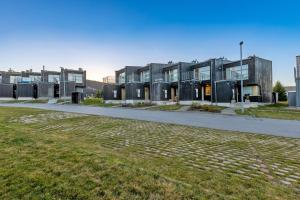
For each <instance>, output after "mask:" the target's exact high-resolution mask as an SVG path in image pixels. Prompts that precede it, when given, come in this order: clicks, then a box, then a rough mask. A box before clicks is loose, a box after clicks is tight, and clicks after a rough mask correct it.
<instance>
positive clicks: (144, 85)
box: [104, 56, 272, 103]
mask: <svg viewBox="0 0 300 200" xmlns="http://www.w3.org/2000/svg"><path fill="white" fill-rule="evenodd" d="M240 74H241V67H240V61H234V62H233V61H230V60H227V59H224V58H217V59H215V58H214V59H209V60H206V61H203V62H191V63H185V62H179V63H169V64H155V63H152V64H149V65H147V66H145V67H136V66H135V67H130V66H127V67H125V68H123V69H121V70H119V71H116V84H115V85H107V86H105V87H104V98H105V100H126V101H128V100H131V102H134V101H152V102H161V101H174V102H175V101H211V102H220V103H221V102H222V103H223V102H224V103H229V102H232V101H236V102H239V101H240V99H241V96H240V94H241V86H240V80H241V76H240ZM242 74H243V84H244V97H243V98H244V99H247V100H249V101H250V102H270V101H271V93H272V62H271V61H269V60H266V59H262V58H259V57H256V56H251V57H249V58H247V59H244V60H243V62H242ZM129 102H130V101H129Z"/></svg>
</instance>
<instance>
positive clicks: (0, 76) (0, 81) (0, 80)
mask: <svg viewBox="0 0 300 200" xmlns="http://www.w3.org/2000/svg"><path fill="white" fill-rule="evenodd" d="M0 83H2V75H1V74H0Z"/></svg>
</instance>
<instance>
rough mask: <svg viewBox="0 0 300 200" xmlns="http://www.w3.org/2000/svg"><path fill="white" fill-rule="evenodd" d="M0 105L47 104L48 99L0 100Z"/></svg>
mask: <svg viewBox="0 0 300 200" xmlns="http://www.w3.org/2000/svg"><path fill="white" fill-rule="evenodd" d="M0 103H48V99H32V100H18V99H16V100H0Z"/></svg>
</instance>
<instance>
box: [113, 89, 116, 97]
mask: <svg viewBox="0 0 300 200" xmlns="http://www.w3.org/2000/svg"><path fill="white" fill-rule="evenodd" d="M113 93H114V98H117V90H114V91H113Z"/></svg>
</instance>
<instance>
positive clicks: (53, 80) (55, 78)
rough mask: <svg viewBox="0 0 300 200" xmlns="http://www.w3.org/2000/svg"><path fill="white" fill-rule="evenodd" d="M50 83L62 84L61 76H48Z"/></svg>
mask: <svg viewBox="0 0 300 200" xmlns="http://www.w3.org/2000/svg"><path fill="white" fill-rule="evenodd" d="M48 82H49V83H59V82H60V75H57V74H49V75H48Z"/></svg>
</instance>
